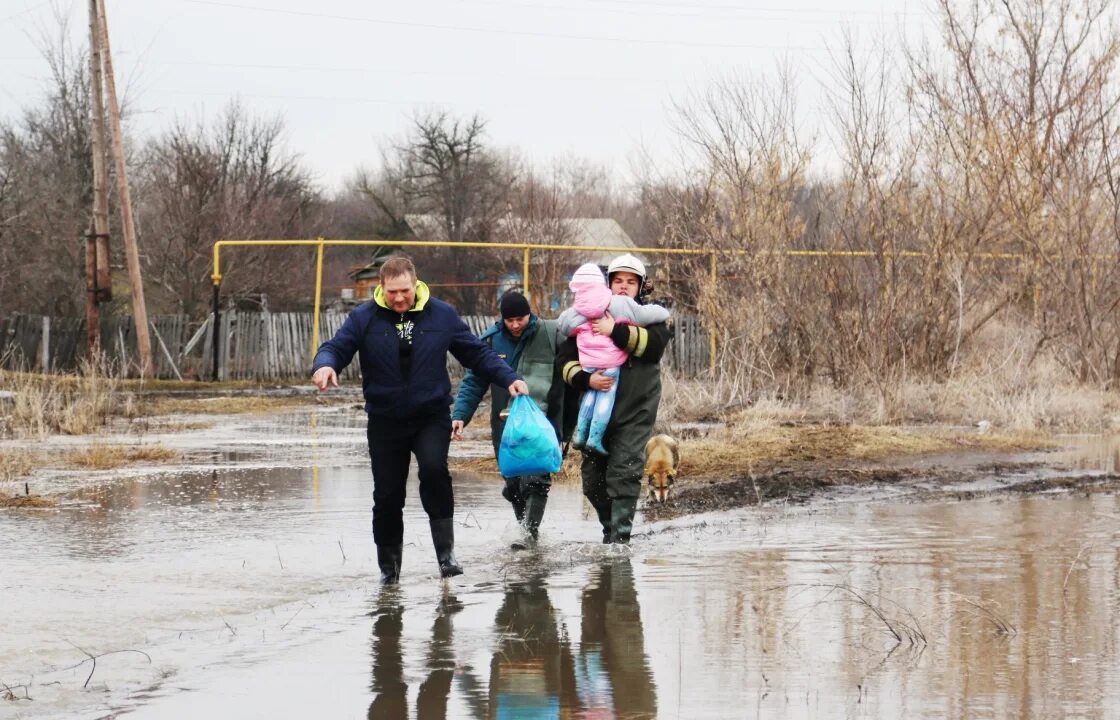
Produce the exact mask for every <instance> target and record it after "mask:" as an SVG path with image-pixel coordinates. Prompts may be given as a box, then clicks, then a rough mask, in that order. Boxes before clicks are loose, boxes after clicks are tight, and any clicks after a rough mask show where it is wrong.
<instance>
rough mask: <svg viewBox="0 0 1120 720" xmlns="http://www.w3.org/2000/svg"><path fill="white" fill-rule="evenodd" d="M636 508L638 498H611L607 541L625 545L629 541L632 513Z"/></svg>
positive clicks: (632, 522) (632, 523)
mask: <svg viewBox="0 0 1120 720" xmlns="http://www.w3.org/2000/svg"><path fill="white" fill-rule="evenodd" d="M637 509H638V498H636V497H616V498H612V499H611V532H610V539H609V542H612V543H618V544H622V545H625V544H626V543H628V542H630V531H631V530H633V528H634V513H635V512H636V511H637Z"/></svg>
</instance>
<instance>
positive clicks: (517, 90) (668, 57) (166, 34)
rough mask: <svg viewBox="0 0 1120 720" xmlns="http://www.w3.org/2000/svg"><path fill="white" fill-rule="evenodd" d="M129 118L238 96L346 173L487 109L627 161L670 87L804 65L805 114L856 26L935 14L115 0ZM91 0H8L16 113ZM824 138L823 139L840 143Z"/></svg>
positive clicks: (541, 159)
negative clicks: (393, 143)
mask: <svg viewBox="0 0 1120 720" xmlns="http://www.w3.org/2000/svg"><path fill="white" fill-rule="evenodd" d="M107 5H108V16H109V31H110V35H111V43H112V49H113V52H114V61H115V63H116V65H117V68H116V69H117V76H118V86H119V87H127V91H128V97H129V102H130V104H131V107H132V109H133V111H134V115H133V118H132V130H133V132H134V133H136V134H139V135H148V134H152V133H155V132H158V131H160V130H161V129H164V128H166V127H168V126H169V125H170V124H171V123H172V122H173V121H174V120H175V119H176V118H181V119H197V118H211V117H213V116H215V115H217V114H218V113H219V112H220V111H221V110H222V109H223V108H224V107H225V106H226V105H227V104H228V103H229V101H230V100H231V99H233V98H238V99H240V101H241V103H242V105H243V106H244V107H245V108H246V109H247V110H249V111H251V112H252V113H254V114H259V115H264V116H274V115H277V114H280V115H282V116H283V117H284V120H285V124H286V127H287V145H288V147H289V148H290V149H291V150H293V151H294V152H296V153H298V154H300V155H301V156H302V157H303V159H304V161H305V163H306V165H307V166H308V167H309V168H310V169H311V170H312V171H313V172H314V173H315V175H316V177H317V178H318V179H319V181H320V182H321V184H322V185H323V187H325V188H327V189H332V188H336V187H338V186H339V185H340V184H341V183H342V182H343V181H344V180H345V179H346V178H347V177H348V176H349V175H350V173H351V172H352V171H353V170H354V169H355V168H356V167H357V166H359V165H366V166H371V167H372V166H376V164H377V159H378V147H379V146H381V145H382V144H384V143H386V142H388V141H390V140H392V139H394V138H397V137H400V136H401V134H402V132H403V130H404V129H405V127H406V126H407V123H408V118H409V116H410V115H411V114H413V113H415V112H416V111H417V109H424V108H433V109H445V110H449V111H451V112H453V113H456V114H461V115H470V114H473V113H479V114H480V115H481V116H482V117H484V118H485V119H487V120H488V122H489V125H488V130H489V135H490V139H491V141H492V142H493V143H494V144H496V145H499V146H512V147H516V148H518V149H519V150H520V151H521V152H522V153H523V155H524V156H525V157H526V158H527V159H528V160H529V161H530V162H532V163H534V164H537V165H539V166H546V165H547V164H549V163H550V162H552V161H553V160H556V159H562V158H566V157H572V156H576V157H581V158H586V159H588V160H591V161H593V162H595V163H598V164H601V165H604V166H606V167H607V168H608V169H609V170H610V171H611V172H612V173H613V174H614V175H615V176H616V177H618V178H620V179H623V180H625V179H627V178H628V177H629V170H630V168H631V167H632V164H633V161H634V160H635V158H636V157H637V156H638V154H639V151H640V150H641V149H642V148H644V149H645V151H646V152H648V153H649V155H650V156H652V158H653V159H654V160H655V161H657V162H658V163H669V162H671V159H672V158H673V157H675V152H674V148H675V143H676V141H675V137H674V134H673V132H672V129H671V120H672V111H671V105H672V102H673V101H674V100H679V99H682V98H684V97H685V96H686V95H687V94H688V92H689V91H690V90H694V89H702V88H704V87H706V86H707V85H708V84H709V83H711V81H712V80H713V78H716V77H719V76H721V75H724V74H727V73H763V74H765V73H773V72H774V69H775V67H776V64H777V63H778V62H779V61H781V60H783V59H784V60H788V61H790V62H791V63H792V64H793V66H794V68H795V69H796V70H797V77H798V81H799V94H800V98H801V109H802V112H803V113H804V115H805V118H806V121H807V124H810V125H811V124H812V123H813V122H815V118H817V117H819V115H820V112H821V110H822V107H821V105H822V102H821V98H822V93H821V91H820V82H821V81H822V79H825V78H826V77H827V71H828V68H829V67H830V59H829V57H830V56H829V50H830V49H832V50H835V49H836V48H837V47H839V46H840V44H841V37H842V33H843V31H844V29H845V28H848V29H849V30H850V31H852V32H853V33H855V34H856V36H857V37H858V39H859V41H860V42H861V43H867V44H870V42H871V41H872V40H875V39H878V38H886V39H888V41H889V42H894V41H895V40H896V39H897V38H898V36H899V34H900V33H902V32H905V33H906V34H908V35H911V36H913V35H915V34H917V33H922V32H928V30H929V28H930V26H931V25H932V16H931V14H930V13H929V12H928V10H929V6H928V4H926V3H924V2H922V1H921V0H905V1H904V0H895V1H891V0H794V1H790V0H747V1H737V0H524V1H521V0H409V1H408V2H399V1H398V2H392V3H387V2H375V1H370V0H317V1H316V2H307V0H300V1H298V2H297V1H296V0H230V1H228V2H227V1H226V0H107ZM87 7H88V1H87V0H53V2H52V1H48V2H42V1H39V0H0V68H2V71H0V115H2V116H4V117H6V118H12V117H14V116H15V115H16V113H18V111H19V109H20V108H22V107H26V106H29V105H33V104H35V103H36V102H37V100H38V99H39V98H41V97H42V94H43V91H44V87H45V83H46V76H47V70H46V65H45V62H44V61H43V60H42V57H41V53H40V47H41V46H42V44H43V41H42V38H43V35H44V33H47V34H49V33H52V32H55V31H56V28H57V24H56V21H55V14H56V11H60V12H61V13H62V14H64V15H68V16H69V18H70V21H71V28H70V29H71V33H70V34H71V36H72V38H73V41H74V42H75V44H76V45H79V46H85V45H86V44H87V42H88V27H87V25H86V11H87V10H86V9H87ZM826 153H827V149H825V150H822V154H826Z"/></svg>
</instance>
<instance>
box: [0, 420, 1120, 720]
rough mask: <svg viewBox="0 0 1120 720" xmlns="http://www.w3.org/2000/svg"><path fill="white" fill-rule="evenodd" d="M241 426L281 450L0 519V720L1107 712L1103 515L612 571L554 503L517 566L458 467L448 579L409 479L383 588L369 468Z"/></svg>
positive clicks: (555, 496)
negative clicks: (397, 544) (396, 568)
mask: <svg viewBox="0 0 1120 720" xmlns="http://www.w3.org/2000/svg"><path fill="white" fill-rule="evenodd" d="M305 420H306V418H305ZM284 422H287V421H284ZM255 423H256V421H253V422H249V423H246V424H245V426H244V430H243V431H239V432H243V433H244V434H243V435H242V436H238V435H237V433H232V434H231V435H230V436H229V439H232V438H235V437H249V436H253V437H257V436H262V435H270V436H271V438H272V439H273V440H274V441H276V444H277V446H281V447H284V446H285V445H286V444H285V443H284V442H282V440H283V439H284V438H285V437H287V438H289V439H290V440H291V444H290V446H287V447H286V449H285V450H283V451H282V452H283V454H284V455H283V456H284V457H285V458H286V461H287V464H286V465H284V466H282V467H274V468H247V469H235V468H229V467H224V466H223V467H214V468H211V469H207V470H204V471H202V470H185V471H182V472H176V473H167V474H160V475H147V476H141V477H125V478H119V479H116V480H114V481H112V482H106V483H103V484H94V485H89V486H87V487H83V488H80V489H76V490H74V491H73V492H71V493H69V494H68V495H66V497H65V502H64V503H63V504H62V505H61V506H60V507H58V508H54V509H48V510H33V511H20V512H0V544H2V546H3V547H4V548H5V549H6V552H5V557H4V563H3V569H2V571H0V598H2V604H3V608H2V610H3V616H4V632H3V633H0V683H3V684H4V685H6V686H7V687H8V688H10V691H9V692H10V693H11V697H14V698H16V699H9V700H0V716H4V717H8V716H11V717H29V718H46V717H66V718H99V717H105V716H107V715H113V714H114V713H123V712H127V713H128V716H129V717H137V718H188V717H189V718H196V717H199V716H203V717H206V716H211V717H245V716H262V717H263V716H268V717H278V718H286V717H292V718H296V717H315V716H318V717H377V718H380V717H387V718H404V717H413V718H440V717H449V718H500V717H539V716H544V717H558V716H559V717H584V718H608V717H618V718H621V717H626V718H645V717H658V718H678V717H679V718H726V717H729V716H736V717H738V716H749V717H756V716H766V717H776V718H806V717H808V718H813V717H822V718H823V717H867V718H879V717H906V718H942V717H959V718H1002V717H1007V716H1011V715H1014V716H1029V717H1056V716H1076V717H1088V718H1102V719H1103V718H1111V717H1118V716H1120V657H1118V649H1117V644H1116V641H1115V632H1114V630H1113V629H1114V628H1116V627H1120V617H1118V614H1120V602H1118V601H1120V582H1117V577H1120V543H1118V532H1117V530H1116V528H1117V520H1118V519H1120V498H1118V496H1117V495H1115V494H1112V493H1098V494H1089V495H1073V494H1064V495H1041V496H1040V495H1034V496H1020V495H1004V496H999V497H995V498H987V499H979V500H973V501H969V502H912V501H909V500H907V501H899V500H892V499H889V498H888V499H882V500H878V501H875V502H843V503H821V504H814V503H810V504H808V505H806V506H800V507H773V506H769V507H768V506H763V507H761V508H758V507H752V508H745V509H738V510H728V511H724V512H720V513H711V514H707V515H701V516H695V517H685V518H678V519H676V520H672V521H665V522H658V523H654V524H650V523H646V522H644V521H642V520H641V519H639V522H638V525H637V528H638V534H637V535H636V537H635V539H634V542H633V544H632V545H631V546H630V547H629V548H611V547H606V546H602V545H599V544H597V543H596V542H595V539H596V538H597V537H598V534H599V533H598V529H597V524H596V523H595V522H594V521H593V520H592V519H591V518H590V517H589V515H588V514H587V512H586V510H585V508H584V505H583V501H582V497H581V496H580V493H579V489H578V487H576V486H574V485H558V486H556V487H554V488H553V492H552V494H551V496H550V500H549V507H548V512H547V514H546V517H545V523H544V526H543V528H542V534H543V538H544V544H543V547H542V548H541V549H540V550H539V551H537V552H533V553H515V552H513V551H511V550H509V549H508V543H509V541H510V540H511V539H513V538H514V537H515V535H516V528H515V527H514V525H513V522H512V513H511V512H510V510H509V507H508V505H507V504H506V503H505V501H504V500H502V499H501V497H500V495H499V491H500V487H499V482H498V481H496V480H495V479H494V478H492V477H485V476H477V475H471V474H466V473H459V474H457V478H456V487H455V490H456V502H457V507H458V508H459V511H458V514H457V520H459V521H460V525H459V526H458V527H457V529H456V533H457V548H456V550H457V555H458V556H459V558H460V560H461V561H462V562H463V564H464V566H465V568H466V574H465V575H463V576H462V577H460V578H456V579H455V580H453V581H449V582H442V581H440V580H439V579H438V578H437V577H436V569H437V568H436V563H435V559H434V555H433V552H432V548H431V540H430V536H429V535H428V532H427V524H426V521H425V518H424V516H423V512H422V510H421V509H420V503H419V498H418V497H417V494H416V485H415V479H413V480H412V481H411V482H410V486H409V492H410V497H409V501H408V505H407V508H406V521H405V522H406V547H405V552H404V563H403V567H402V585H401V586H400V587H399V588H398V589H396V590H392V591H386V592H381V591H380V590H379V588H377V587H376V585H375V581H376V577H377V571H376V567H375V563H374V559H373V545H372V540H371V538H370V534H369V494H370V489H371V481H370V478H369V474H368V468H367V466H366V464H365V463H364V462H363V460H362V458H361V457H360V456H354V455H350V454H345V455H343V456H338V455H336V454H335V453H334V452H333V451H331V450H329V449H328V450H324V448H323V447H321V446H315V445H314V443H310V442H308V437H309V434H308V433H307V432H306V425H305V424H300V422H299V421H294V422H293V423H292V424H289V425H283V426H275V425H273V426H270V425H269V424H268V423H267V422H264V423H260V424H259V425H258V424H255ZM278 427H279V429H278ZM320 427H322V425H320ZM335 429H337V430H339V431H340V432H344V433H350V432H352V430H353V428H352V427H350V426H347V425H346V424H345V423H340V426H339V427H338V428H335ZM233 444H236V443H233ZM250 446H251V444H246V447H250ZM300 448H302V449H300ZM227 449H229V450H230V451H232V446H231V447H229V448H227ZM252 452H260V453H265V454H267V450H262V449H260V448H258V449H257V450H254V451H252ZM301 453H302V457H303V464H302V466H301V465H300V463H299V461H298V458H299V457H301ZM316 453H318V454H319V456H318V458H312V455H313V454H316ZM1109 453H1111V455H1109ZM1094 457H1095V458H1096V459H1095V460H1093V462H1098V463H1100V462H1103V460H1104V459H1107V458H1109V457H1111V458H1112V461H1113V462H1114V461H1115V450H1114V449H1113V450H1106V451H1102V452H1101V453H1098V454H1097V455H1095V456H1094ZM1086 462H1089V461H1088V460H1086ZM1085 469H1104V470H1108V468H1103V467H1100V466H1099V465H1098V466H1095V467H1093V468H1088V467H1086V468H1085ZM992 482H998V478H996V479H993V480H992ZM91 656H92V657H96V665H95V664H94V662H93V661H92V660H91V659H90V658H91ZM0 692H3V688H0ZM25 697H27V698H30V699H24V698H25Z"/></svg>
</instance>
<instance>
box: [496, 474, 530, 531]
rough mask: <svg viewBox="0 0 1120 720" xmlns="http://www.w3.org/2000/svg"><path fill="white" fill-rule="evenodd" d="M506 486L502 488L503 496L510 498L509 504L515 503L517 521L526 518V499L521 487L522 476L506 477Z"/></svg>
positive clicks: (514, 510)
mask: <svg viewBox="0 0 1120 720" xmlns="http://www.w3.org/2000/svg"><path fill="white" fill-rule="evenodd" d="M504 479H505V481H506V486H505V487H504V488H502V497H504V498H505V499H506V500H509V504H510V505H513V516H514V517H515V518H517V522H521V521H522V520H524V519H525V501H524V500H523V499H522V498H521V494H520V492H519V488H520V486H521V478H515V477H514V478H504Z"/></svg>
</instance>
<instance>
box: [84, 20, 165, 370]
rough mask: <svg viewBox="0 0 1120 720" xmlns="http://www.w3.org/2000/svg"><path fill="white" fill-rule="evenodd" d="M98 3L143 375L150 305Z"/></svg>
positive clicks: (148, 359) (148, 360) (148, 356)
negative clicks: (145, 296)
mask: <svg viewBox="0 0 1120 720" xmlns="http://www.w3.org/2000/svg"><path fill="white" fill-rule="evenodd" d="M93 2H96V4H97V10H98V13H97V14H98V24H99V25H100V31H101V62H102V66H103V68H104V71H105V92H106V99H107V100H108V102H109V108H108V109H109V129H110V130H111V131H112V132H111V136H112V140H113V156H114V159H115V160H116V165H117V194H118V195H119V200H120V205H121V234H122V235H123V236H124V250H125V257H126V258H127V259H128V282H129V285H131V286H132V317H133V319H134V320H135V324H136V347H137V350H138V351H139V353H140V377H142V378H146V377H150V376H151V374H152V340H151V336H150V335H148V309H147V307H146V306H145V305H144V282H143V278H142V277H141V273H140V250H139V248H138V247H137V246H136V225H135V223H134V222H133V220H132V197H131V196H130V195H129V192H128V168H127V167H126V165H125V159H124V138H123V137H122V133H121V107H120V104H119V103H118V102H117V83H116V80H115V79H114V77H113V54H112V52H110V50H109V21H108V18H107V17H106V16H105V0H93Z"/></svg>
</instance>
